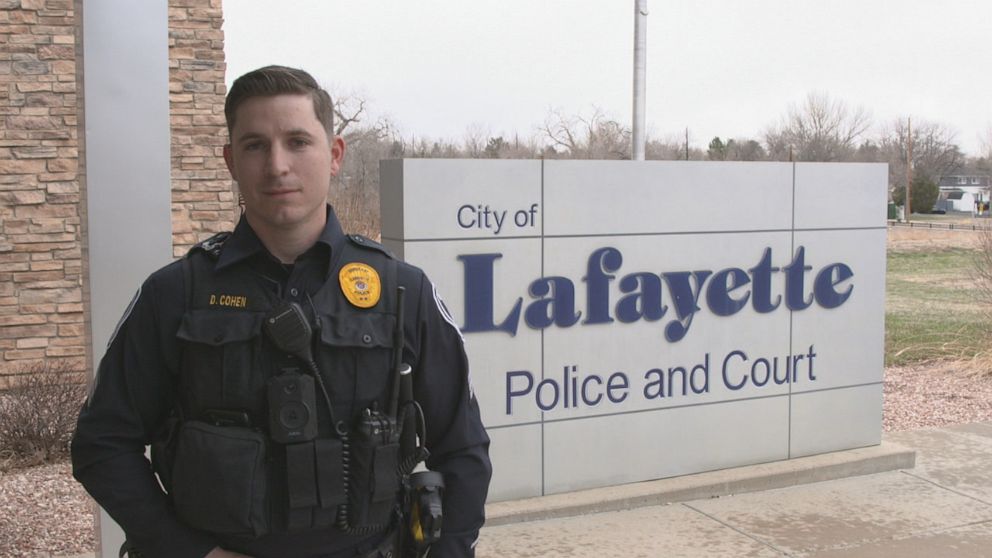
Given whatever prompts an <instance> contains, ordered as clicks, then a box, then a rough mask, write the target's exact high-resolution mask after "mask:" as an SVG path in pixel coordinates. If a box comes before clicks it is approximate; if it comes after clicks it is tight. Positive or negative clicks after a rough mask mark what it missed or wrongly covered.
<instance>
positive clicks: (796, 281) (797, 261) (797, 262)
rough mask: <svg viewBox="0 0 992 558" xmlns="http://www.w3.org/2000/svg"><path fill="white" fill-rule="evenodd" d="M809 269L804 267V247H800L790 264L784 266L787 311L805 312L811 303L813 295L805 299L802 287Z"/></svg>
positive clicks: (806, 266) (803, 287)
mask: <svg viewBox="0 0 992 558" xmlns="http://www.w3.org/2000/svg"><path fill="white" fill-rule="evenodd" d="M811 269H813V268H812V267H810V266H808V265H806V247H805V246H800V247H799V249H798V250H796V257H795V258H793V259H792V263H790V264H789V265H787V266H785V305H786V306H788V307H789V310H805V309H806V308H808V307H809V305H810V304H812V303H813V295H810V297H809V298H808V299H807V298H806V288H805V286H804V278H805V275H806V272H807V271H809V270H811Z"/></svg>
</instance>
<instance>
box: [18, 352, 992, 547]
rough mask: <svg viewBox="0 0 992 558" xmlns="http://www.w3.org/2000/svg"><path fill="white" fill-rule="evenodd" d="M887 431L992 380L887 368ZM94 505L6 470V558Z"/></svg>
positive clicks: (967, 396) (943, 421)
mask: <svg viewBox="0 0 992 558" xmlns="http://www.w3.org/2000/svg"><path fill="white" fill-rule="evenodd" d="M884 389H885V403H884V411H883V418H882V427H883V429H884V430H885V431H886V432H895V431H899V430H914V429H918V428H935V427H939V426H945V425H948V424H963V423H969V422H988V421H992V378H988V377H986V378H980V377H977V376H974V375H966V374H963V373H960V372H958V371H957V368H956V367H955V365H954V364H953V363H936V364H929V365H926V366H904V367H892V368H889V369H887V370H886V371H885V388H884ZM92 509H93V508H92V504H91V502H90V500H89V498H88V497H87V495H86V493H85V492H84V491H83V489H82V488H81V487H80V486H79V485H78V484H77V483H76V482H75V481H74V480H73V479H72V476H71V474H70V470H69V465H68V463H58V464H54V465H44V466H40V467H32V468H29V469H21V470H14V471H10V472H6V473H0V558H49V557H52V556H74V555H78V554H82V553H86V552H92V551H93V548H94V547H95V539H94V533H93V515H92Z"/></svg>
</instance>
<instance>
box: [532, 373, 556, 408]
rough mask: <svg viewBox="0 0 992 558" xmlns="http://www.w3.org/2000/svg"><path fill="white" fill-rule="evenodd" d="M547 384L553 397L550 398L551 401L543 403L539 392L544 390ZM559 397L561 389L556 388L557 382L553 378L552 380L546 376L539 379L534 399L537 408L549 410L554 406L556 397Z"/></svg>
mask: <svg viewBox="0 0 992 558" xmlns="http://www.w3.org/2000/svg"><path fill="white" fill-rule="evenodd" d="M547 386H550V387H551V393H552V394H554V397H553V398H552V399H551V403H544V402H543V400H542V398H541V393H542V391H544V388H545V387H547ZM560 397H561V390H560V389H559V388H558V383H557V382H555V381H554V380H552V379H551V378H547V379H544V380H541V381H540V382H539V383H538V384H537V399H536V401H537V406H538V408H540V409H541V410H542V411H550V410H551V409H554V408H555V405H557V404H558V399H559V398H560Z"/></svg>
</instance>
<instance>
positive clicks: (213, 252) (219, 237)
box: [186, 232, 231, 260]
mask: <svg viewBox="0 0 992 558" xmlns="http://www.w3.org/2000/svg"><path fill="white" fill-rule="evenodd" d="M230 237H231V233H229V232H219V233H217V234H215V235H213V236H211V237H210V238H208V239H206V240H204V241H202V242H199V243H197V244H196V245H195V246H193V247H192V248H190V249H189V252H187V253H186V257H187V258H188V257H189V256H191V255H192V254H194V253H196V252H199V251H202V252H205V253H206V254H207V256H209V257H210V259H212V260H216V259H217V258H219V257H220V250H221V248H223V247H224V243H225V242H227V239H228V238H230Z"/></svg>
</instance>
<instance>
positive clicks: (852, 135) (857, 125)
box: [765, 92, 871, 161]
mask: <svg viewBox="0 0 992 558" xmlns="http://www.w3.org/2000/svg"><path fill="white" fill-rule="evenodd" d="M870 126H871V117H870V116H869V114H868V111H867V110H866V109H864V108H861V107H857V108H853V109H852V108H850V107H848V106H847V103H845V102H844V101H841V100H836V99H831V98H830V97H829V96H828V95H827V94H825V93H815V92H814V93H810V94H808V95H807V96H806V101H805V102H804V103H803V104H802V105H793V106H792V107H790V108H789V111H788V113H787V114H786V116H785V117H783V119H782V122H781V124H780V125H779V126H778V127H777V128H771V129H769V130H768V131H767V132H765V144H766V146H767V149H768V152H769V154H770V155H771V156H772V157H773V158H774V159H778V160H785V159H787V158H788V157H789V155H791V158H792V159H793V160H796V161H847V160H850V159H851V157H852V156H853V154H854V152H855V150H856V149H857V145H858V142H859V140H860V139H861V137H862V136H863V135H864V133H865V132H866V131H867V130H868V128H869V127H870Z"/></svg>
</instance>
